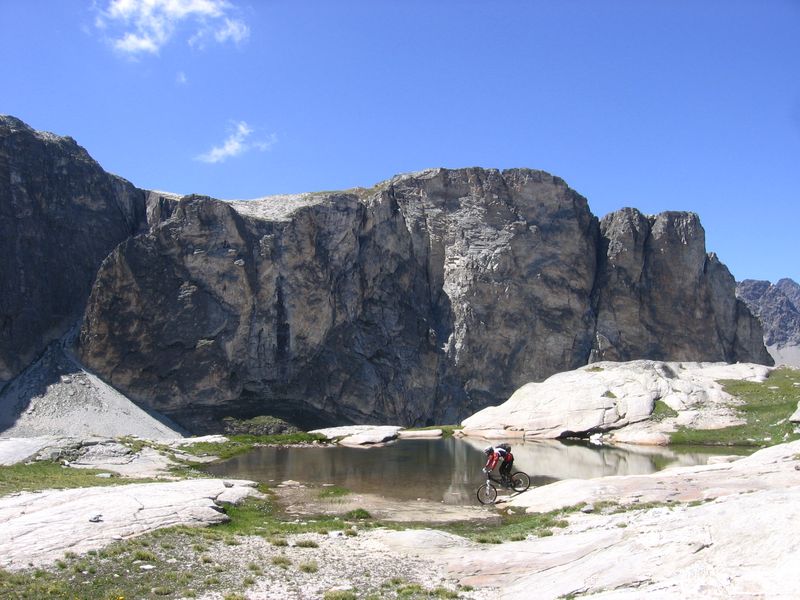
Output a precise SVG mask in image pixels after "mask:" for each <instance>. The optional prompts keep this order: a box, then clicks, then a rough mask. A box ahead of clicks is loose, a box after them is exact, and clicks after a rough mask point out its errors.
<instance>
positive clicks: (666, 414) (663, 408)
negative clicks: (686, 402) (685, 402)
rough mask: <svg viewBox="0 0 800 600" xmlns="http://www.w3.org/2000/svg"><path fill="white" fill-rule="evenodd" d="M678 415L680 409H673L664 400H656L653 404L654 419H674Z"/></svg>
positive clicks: (652, 416)
mask: <svg viewBox="0 0 800 600" xmlns="http://www.w3.org/2000/svg"><path fill="white" fill-rule="evenodd" d="M677 416H678V411H676V410H672V409H671V408H670V407H669V406H668V405H667V403H666V402H664V401H663V400H656V401H655V403H654V404H653V412H652V414H651V415H650V418H651V419H653V420H654V421H663V420H664V419H673V418H675V417H677Z"/></svg>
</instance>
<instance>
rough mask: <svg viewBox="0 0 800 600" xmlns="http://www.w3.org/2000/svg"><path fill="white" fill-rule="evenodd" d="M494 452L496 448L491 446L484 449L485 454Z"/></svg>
mask: <svg viewBox="0 0 800 600" xmlns="http://www.w3.org/2000/svg"><path fill="white" fill-rule="evenodd" d="M492 452H494V448H492V447H491V446H486V448H484V449H483V453H484V454H491V453H492Z"/></svg>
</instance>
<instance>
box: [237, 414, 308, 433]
mask: <svg viewBox="0 0 800 600" xmlns="http://www.w3.org/2000/svg"><path fill="white" fill-rule="evenodd" d="M222 421H223V423H224V424H225V433H226V434H230V435H276V434H283V433H298V432H299V431H300V430H299V429H298V428H297V427H295V426H294V425H292V424H291V423H287V422H286V421H284V420H283V419H279V418H278V417H273V416H270V415H261V416H258V417H253V418H252V419H236V418H234V417H225V418H224V419H222Z"/></svg>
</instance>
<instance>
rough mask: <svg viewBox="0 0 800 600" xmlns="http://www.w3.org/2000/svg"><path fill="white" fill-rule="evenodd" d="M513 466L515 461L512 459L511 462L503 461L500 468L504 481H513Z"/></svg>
mask: <svg viewBox="0 0 800 600" xmlns="http://www.w3.org/2000/svg"><path fill="white" fill-rule="evenodd" d="M513 464H514V459H511V460H510V461H509V462H506V461H503V464H502V466H501V467H500V475H501V477H502V479H503V481H509V480H510V479H511V466H512V465H513Z"/></svg>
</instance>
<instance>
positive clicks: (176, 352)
mask: <svg viewBox="0 0 800 600" xmlns="http://www.w3.org/2000/svg"><path fill="white" fill-rule="evenodd" d="M155 204H157V202H156V201H155V199H154V198H153V196H152V195H151V197H150V200H149V203H148V205H149V206H153V205H155ZM167 212H168V213H169V214H168V215H167V216H162V218H161V222H158V223H156V220H155V219H152V218H151V222H153V227H152V229H151V231H150V232H149V233H147V234H145V235H140V236H136V237H134V238H132V239H130V240H128V241H127V242H125V243H124V244H122V245H120V246H119V247H118V248H117V249H116V251H115V252H113V253H112V254H111V256H110V257H109V258H108V260H107V261H106V262H105V263H104V264H103V267H102V268H101V270H100V272H99V274H98V278H97V285H96V286H95V289H94V292H93V294H92V297H91V299H90V302H89V308H88V310H87V319H86V322H85V325H84V329H83V333H82V338H81V339H82V350H81V352H82V357H83V358H84V360H86V361H87V363H88V364H89V365H90V366H92V368H94V369H96V370H97V371H98V372H100V373H102V374H104V375H105V376H106V377H108V378H109V379H110V381H111V383H112V384H113V385H115V386H117V387H119V388H120V389H122V390H124V391H125V392H126V393H128V394H130V395H131V396H132V397H134V398H135V399H137V400H139V401H141V402H145V403H146V404H148V405H149V406H151V407H152V408H155V409H156V410H159V411H162V412H164V413H166V414H168V415H170V416H171V417H173V418H175V419H177V420H178V422H180V423H182V424H184V425H186V426H189V427H191V428H195V429H203V428H213V426H214V422H215V420H216V419H219V418H220V417H221V416H226V415H229V414H265V413H267V414H277V415H282V416H286V417H289V418H291V419H293V420H295V421H299V422H301V423H303V424H305V425H326V424H332V423H346V422H354V423H399V424H404V425H419V424H426V423H434V422H455V421H457V420H458V419H459V418H461V417H463V416H466V415H467V414H471V413H474V412H475V411H477V410H479V409H481V408H483V407H484V406H487V405H490V404H496V403H498V402H500V401H502V400H504V399H505V398H507V397H508V396H510V395H511V393H512V392H513V391H514V390H516V389H517V388H518V387H520V386H521V385H523V384H525V383H526V382H529V381H536V380H541V379H543V378H545V377H547V376H549V375H552V374H553V373H556V372H560V371H565V370H570V369H574V368H576V367H579V366H581V365H585V364H586V363H587V362H589V361H591V360H599V359H601V358H605V357H606V356H608V355H613V356H614V357H615V358H620V359H628V358H634V357H639V356H658V357H662V356H677V357H679V358H680V359H686V358H690V357H692V356H697V357H701V358H704V359H709V360H710V359H713V360H728V361H735V360H749V361H756V362H762V361H763V362H767V361H768V360H769V357H768V356H767V355H766V352H765V351H764V347H763V343H760V342H759V341H758V340H760V330H759V329H758V324H757V323H756V322H755V321H754V320H753V319H752V318H751V317H750V315H749V313H747V311H746V310H744V309H743V308H742V306H741V305H739V304H737V301H736V299H735V297H734V295H733V279H732V278H730V276H729V274H728V273H727V270H726V269H725V268H724V266H722V265H721V264H720V263H719V262H718V261H717V260H716V258H715V257H714V256H713V255H710V256H708V255H706V254H705V248H704V234H703V230H702V227H701V226H700V224H699V221H698V220H697V217H696V216H695V215H693V214H691V213H665V214H664V215H659V216H658V217H645V216H643V215H641V214H640V213H638V212H637V211H633V210H630V209H626V210H624V211H620V212H619V213H614V215H611V216H610V217H609V218H607V219H606V220H604V225H603V226H601V225H600V224H599V223H598V221H597V220H596V219H595V217H594V216H593V215H592V214H591V212H590V211H589V208H588V206H587V203H586V200H585V199H584V198H583V197H581V196H580V195H579V194H577V193H576V192H574V191H573V190H571V189H570V188H569V187H567V185H566V184H565V183H564V182H563V181H561V180H560V179H558V178H556V177H552V176H550V175H548V174H546V173H543V172H541V171H530V170H510V171H502V172H500V171H494V170H484V169H462V170H455V171H449V170H444V169H436V170H431V171H424V172H421V173H415V174H410V175H405V176H400V177H396V178H394V179H392V180H390V181H388V182H384V183H382V184H379V185H378V186H376V187H375V188H372V189H369V190H362V189H359V190H354V191H350V192H340V193H320V194H305V195H297V196H283V197H273V198H265V199H261V200H256V201H249V202H230V203H226V202H221V201H217V200H213V199H210V198H205V197H187V198H183V199H182V200H180V201H179V202H178V203H177V204H175V205H170V207H169V211H167ZM629 223H630V224H632V225H631V226H630V227H629V226H628V224H629ZM636 232H638V233H636ZM637 236H638V237H637ZM637 286H638V287H637ZM729 288H730V289H729ZM659 290H661V292H659Z"/></svg>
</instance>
